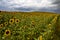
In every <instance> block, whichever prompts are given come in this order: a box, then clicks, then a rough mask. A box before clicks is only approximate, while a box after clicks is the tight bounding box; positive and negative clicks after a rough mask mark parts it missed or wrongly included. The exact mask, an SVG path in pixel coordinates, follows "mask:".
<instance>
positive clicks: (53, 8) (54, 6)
mask: <svg viewBox="0 0 60 40" xmlns="http://www.w3.org/2000/svg"><path fill="white" fill-rule="evenodd" d="M49 1H51V2H52V3H51V5H50V4H48V3H47V5H45V4H44V5H40V6H39V5H38V3H39V4H40V2H41V0H38V1H37V3H35V4H36V5H35V4H34V5H33V3H32V4H30V5H29V4H27V3H26V2H25V3H24V2H22V3H20V1H19V0H0V10H10V11H50V12H60V10H59V9H60V0H53V1H52V0H49ZM43 2H44V1H43ZM46 2H47V1H46ZM42 4H43V3H42ZM57 10H58V11H57Z"/></svg>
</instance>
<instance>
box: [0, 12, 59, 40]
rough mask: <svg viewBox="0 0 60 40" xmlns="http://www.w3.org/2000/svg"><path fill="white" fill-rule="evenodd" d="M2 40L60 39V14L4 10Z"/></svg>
mask: <svg viewBox="0 0 60 40" xmlns="http://www.w3.org/2000/svg"><path fill="white" fill-rule="evenodd" d="M0 40H60V14H56V13H50V12H5V11H2V12H0Z"/></svg>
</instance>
